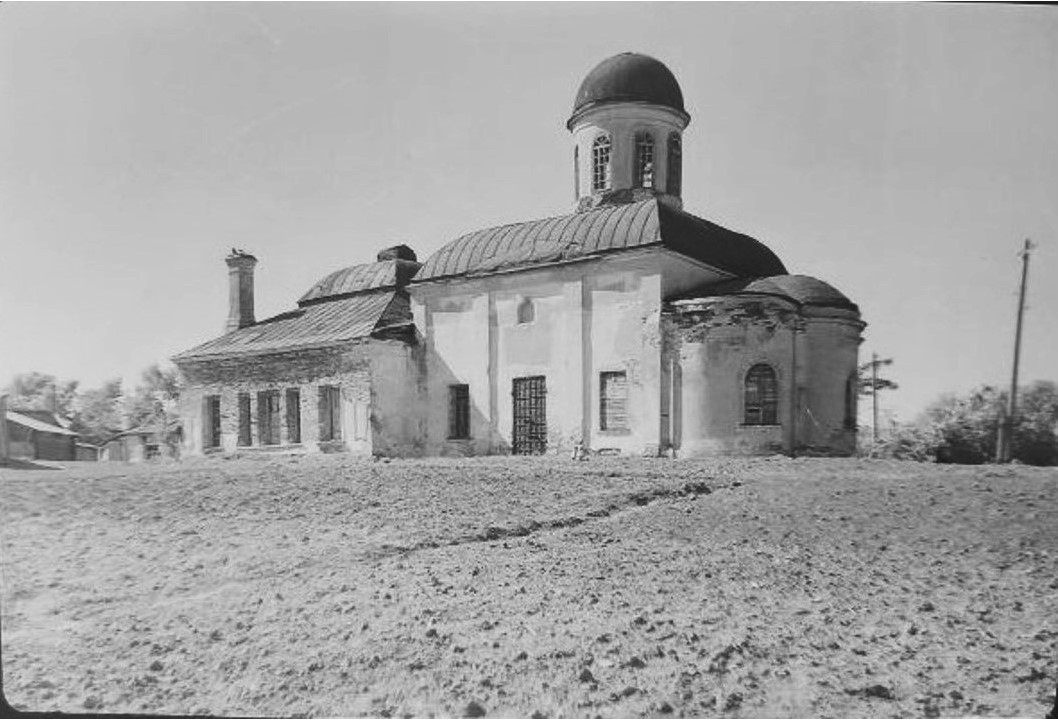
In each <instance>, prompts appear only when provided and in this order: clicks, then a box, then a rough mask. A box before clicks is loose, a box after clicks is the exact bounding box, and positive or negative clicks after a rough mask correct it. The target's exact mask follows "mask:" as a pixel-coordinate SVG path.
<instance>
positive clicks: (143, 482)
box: [0, 456, 1058, 717]
mask: <svg viewBox="0 0 1058 720" xmlns="http://www.w3.org/2000/svg"><path fill="white" fill-rule="evenodd" d="M0 472H2V473H3V474H2V476H0V478H2V480H0V520H2V524H0V542H2V544H0V550H2V564H0V569H2V575H0V580H2V596H0V599H2V633H3V635H2V640H3V646H2V653H3V655H2V659H3V689H4V693H5V695H6V697H7V699H8V701H9V702H10V703H12V704H13V705H15V706H16V707H20V708H23V709H32V710H43V711H65V712H70V713H75V714H84V713H88V712H104V713H173V714H189V713H211V714H227V715H233V714H234V715H265V716H272V715H278V716H289V715H311V716H335V715H338V716H361V715H371V716H383V717H389V716H393V717H400V716H405V715H415V716H480V715H482V714H485V715H488V716H523V717H524V716H535V717H541V716H547V717H555V716H573V717H589V716H591V717H594V716H605V717H609V716H625V717H628V716H642V715H650V716H660V717H667V716H672V717H679V716H730V717H738V716H754V717H766V716H822V715H826V716H848V717H862V716H890V717H893V716H897V717H899V716H925V717H937V716H967V715H992V716H1028V717H1043V715H1044V714H1045V713H1046V712H1047V710H1048V709H1049V708H1050V706H1051V704H1052V702H1053V698H1054V689H1055V681H1056V680H1058V471H1055V470H1054V469H1049V470H1048V469H1032V468H1014V467H1003V468H997V467H980V468H956V467H943V466H933V465H919V464H911V463H895V462H880V461H878V462H871V461H857V460H809V459H796V460H795V459H786V458H776V459H760V460H752V461H749V460H719V461H710V462H695V461H683V460H676V461H673V460H616V459H609V460H600V459H594V460H591V461H588V462H581V463H574V462H571V461H569V460H567V459H559V458H545V459H511V458H493V459H480V460H474V461H463V462H456V461H446V460H428V461H393V462H374V461H368V460H357V459H354V458H349V457H343V456H322V457H309V458H282V457H274V458H269V459H246V460H233V461H222V460H216V461H209V462H207V461H201V462H197V463H185V464H183V465H168V466H165V465H161V466H151V467H145V466H139V467H136V466H128V465H116V464H115V465H104V464H98V465H97V464H93V465H86V466H83V467H80V468H77V469H73V470H68V471H44V472H34V471H12V470H4V471H0Z"/></svg>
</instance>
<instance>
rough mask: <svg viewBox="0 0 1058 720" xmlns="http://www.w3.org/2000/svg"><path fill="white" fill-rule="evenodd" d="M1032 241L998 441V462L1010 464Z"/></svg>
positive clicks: (1026, 250)
mask: <svg viewBox="0 0 1058 720" xmlns="http://www.w3.org/2000/svg"><path fill="white" fill-rule="evenodd" d="M1032 247H1033V245H1032V241H1031V240H1029V239H1028V238H1026V239H1025V246H1024V247H1023V248H1022V250H1021V252H1020V253H1018V254H1019V255H1021V290H1020V291H1019V292H1018V321H1017V324H1016V326H1015V330H1014V370H1013V372H1012V373H1011V376H1010V396H1009V397H1008V398H1007V409H1006V412H1005V413H1004V415H1003V418H1002V420H1001V421H1000V423H999V437H998V438H997V439H996V462H997V463H1006V462H1010V456H1011V447H1012V445H1013V440H1014V417H1015V414H1016V413H1017V411H1018V363H1019V362H1020V361H1021V320H1022V317H1023V316H1024V315H1025V287H1026V285H1027V284H1028V278H1029V254H1030V253H1031V251H1032Z"/></svg>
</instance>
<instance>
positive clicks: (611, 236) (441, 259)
mask: <svg viewBox="0 0 1058 720" xmlns="http://www.w3.org/2000/svg"><path fill="white" fill-rule="evenodd" d="M650 245H662V246H664V247H667V248H669V249H671V250H675V251H677V252H679V253H681V254H683V255H686V256H688V257H690V258H693V259H695V260H699V261H701V262H704V263H706V264H708V265H711V266H712V267H715V268H718V269H720V270H724V271H726V272H729V273H732V274H733V275H736V276H738V277H761V276H767V275H780V274H783V273H785V272H786V268H785V267H784V266H783V264H782V261H781V260H779V258H778V257H776V255H775V254H774V253H773V252H772V251H771V250H769V249H768V248H767V247H766V246H765V245H764V244H763V243H761V242H759V241H758V240H755V239H753V238H751V237H749V236H748V235H742V234H741V233H737V232H734V231H732V230H728V229H727V228H724V227H721V226H719V225H717V224H715V223H711V222H709V221H708V220H703V219H701V218H698V217H695V216H694V215H691V214H690V213H686V212H683V211H682V210H676V209H674V208H671V207H669V206H667V205H664V204H663V203H660V202H658V201H657V200H656V199H654V198H651V199H648V200H643V201H640V202H636V203H627V204H621V205H607V206H601V207H598V208H594V209H592V210H588V211H585V212H579V213H574V214H572V215H563V216H560V217H552V218H546V219H544V220H534V221H532V222H525V223H517V224H514V225H502V226H500V227H494V228H487V229H485V230H478V231H477V232H472V233H469V234H467V235H463V236H462V237H459V238H457V239H455V240H453V241H452V242H450V243H448V244H447V245H445V246H444V247H442V248H441V249H440V250H438V251H437V252H435V253H434V254H433V255H431V256H430V258H429V259H428V260H427V261H426V262H425V264H423V266H422V269H421V270H420V271H419V273H418V274H417V275H416V276H415V282H423V281H427V280H435V279H438V278H445V277H458V276H461V275H471V274H482V273H490V272H498V271H500V270H509V269H513V268H517V267H522V266H530V265H540V264H546V263H552V262H560V261H563V260H570V259H575V258H580V257H587V256H590V255H596V254H601V253H609V252H615V251H621V250H626V249H631V248H639V247H646V246H650Z"/></svg>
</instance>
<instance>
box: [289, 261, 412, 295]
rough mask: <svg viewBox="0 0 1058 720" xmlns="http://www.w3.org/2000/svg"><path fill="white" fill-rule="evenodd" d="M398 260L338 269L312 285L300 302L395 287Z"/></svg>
mask: <svg viewBox="0 0 1058 720" xmlns="http://www.w3.org/2000/svg"><path fill="white" fill-rule="evenodd" d="M398 262H399V261H398V260H386V261H383V262H374V263H366V264H363V265H352V266H350V267H347V268H342V269H341V270H336V271H334V272H332V273H331V274H330V275H327V276H326V277H324V278H323V279H322V280H320V281H319V282H318V283H316V284H315V285H313V286H312V288H311V289H309V291H308V292H307V293H305V294H304V295H302V296H301V298H299V299H298V304H299V305H300V304H302V303H306V302H310V301H312V300H319V299H321V298H327V297H333V296H335V295H347V294H349V293H355V292H363V291H365V290H375V289H379V288H384V287H394V286H396V285H397V284H398V283H397V263H398Z"/></svg>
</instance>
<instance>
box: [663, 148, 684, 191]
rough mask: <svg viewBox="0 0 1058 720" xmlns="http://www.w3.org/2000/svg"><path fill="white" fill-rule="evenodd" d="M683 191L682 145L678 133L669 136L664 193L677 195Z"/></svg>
mask: <svg viewBox="0 0 1058 720" xmlns="http://www.w3.org/2000/svg"><path fill="white" fill-rule="evenodd" d="M682 189H683V144H682V141H681V140H680V134H679V133H672V134H671V135H669V176H668V181H667V182H666V183H665V192H667V193H668V194H669V195H679V194H680V193H681V192H682Z"/></svg>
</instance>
